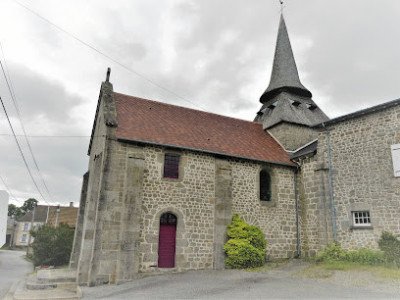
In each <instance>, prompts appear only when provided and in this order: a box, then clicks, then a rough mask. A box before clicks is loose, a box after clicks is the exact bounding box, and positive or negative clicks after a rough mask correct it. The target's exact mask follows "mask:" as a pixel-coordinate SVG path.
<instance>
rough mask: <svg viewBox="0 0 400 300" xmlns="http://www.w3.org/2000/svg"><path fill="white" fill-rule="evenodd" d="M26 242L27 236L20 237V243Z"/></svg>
mask: <svg viewBox="0 0 400 300" xmlns="http://www.w3.org/2000/svg"><path fill="white" fill-rule="evenodd" d="M27 241H28V235H27V234H26V233H24V234H22V235H21V243H26V242H27Z"/></svg>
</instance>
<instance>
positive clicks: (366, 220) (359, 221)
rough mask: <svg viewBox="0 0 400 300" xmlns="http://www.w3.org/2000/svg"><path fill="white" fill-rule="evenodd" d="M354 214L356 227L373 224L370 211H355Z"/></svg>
mask: <svg viewBox="0 0 400 300" xmlns="http://www.w3.org/2000/svg"><path fill="white" fill-rule="evenodd" d="M352 214H353V226H354V227H369V226H371V217H370V215H369V211H353V212H352Z"/></svg>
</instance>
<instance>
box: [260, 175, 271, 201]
mask: <svg viewBox="0 0 400 300" xmlns="http://www.w3.org/2000/svg"><path fill="white" fill-rule="evenodd" d="M260 200H261V201H271V176H270V175H269V173H268V172H267V171H266V170H261V172H260Z"/></svg>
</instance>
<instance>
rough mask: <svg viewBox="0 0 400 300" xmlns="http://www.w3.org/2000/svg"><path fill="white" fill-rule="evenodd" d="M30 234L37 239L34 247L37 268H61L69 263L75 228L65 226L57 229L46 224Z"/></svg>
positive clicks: (34, 259) (34, 262) (34, 261)
mask: <svg viewBox="0 0 400 300" xmlns="http://www.w3.org/2000/svg"><path fill="white" fill-rule="evenodd" d="M30 233H31V235H32V236H33V237H34V238H35V240H34V243H33V245H32V248H33V255H32V260H33V264H34V265H35V266H38V265H51V266H61V265H64V264H67V263H68V262H69V257H70V255H71V250H72V243H73V239H74V229H73V228H71V227H69V226H68V225H65V224H60V225H59V226H58V227H56V228H54V227H53V226H50V225H48V224H44V225H42V226H40V227H39V228H38V229H37V230H31V232H30Z"/></svg>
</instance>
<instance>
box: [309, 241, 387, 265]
mask: <svg viewBox="0 0 400 300" xmlns="http://www.w3.org/2000/svg"><path fill="white" fill-rule="evenodd" d="M315 261H317V262H327V263H332V262H350V263H355V264H360V265H379V264H384V263H385V257H384V254H383V253H382V252H380V251H375V250H370V249H360V250H356V251H350V250H344V249H342V247H341V246H340V244H338V243H331V244H329V245H328V246H327V247H326V248H325V249H324V250H323V251H321V252H320V253H318V254H317V256H316V257H315Z"/></svg>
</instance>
